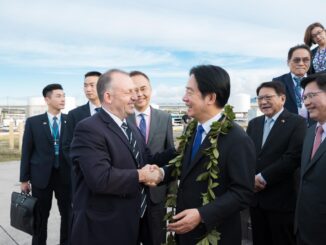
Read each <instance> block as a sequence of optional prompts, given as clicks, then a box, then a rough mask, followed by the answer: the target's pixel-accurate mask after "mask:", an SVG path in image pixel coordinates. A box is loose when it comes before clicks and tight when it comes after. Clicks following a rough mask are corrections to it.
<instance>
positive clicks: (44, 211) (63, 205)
mask: <svg viewBox="0 0 326 245" xmlns="http://www.w3.org/2000/svg"><path fill="white" fill-rule="evenodd" d="M53 192H54V195H55V197H56V199H57V203H58V208H59V212H60V215H61V226H60V244H68V231H69V229H68V228H69V227H68V226H69V213H70V209H71V197H70V186H69V185H64V184H63V183H62V181H61V176H60V172H59V170H57V169H53V170H52V174H51V177H50V181H49V184H48V186H47V187H46V188H45V189H39V188H37V187H35V186H33V185H32V195H33V196H34V197H36V198H37V199H38V204H39V208H40V215H41V231H40V234H38V235H34V236H33V240H32V244H33V245H45V244H46V239H47V226H48V218H49V215H50V210H51V206H52V196H53Z"/></svg>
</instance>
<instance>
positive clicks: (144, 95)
mask: <svg viewBox="0 0 326 245" xmlns="http://www.w3.org/2000/svg"><path fill="white" fill-rule="evenodd" d="M131 79H132V80H133V82H134V83H135V86H136V94H137V100H136V103H135V107H136V109H137V110H138V111H140V112H143V111H145V110H146V109H147V107H148V106H149V104H150V101H151V95H152V88H151V85H150V83H149V81H148V80H147V78H146V77H144V76H142V75H135V76H132V77H131Z"/></svg>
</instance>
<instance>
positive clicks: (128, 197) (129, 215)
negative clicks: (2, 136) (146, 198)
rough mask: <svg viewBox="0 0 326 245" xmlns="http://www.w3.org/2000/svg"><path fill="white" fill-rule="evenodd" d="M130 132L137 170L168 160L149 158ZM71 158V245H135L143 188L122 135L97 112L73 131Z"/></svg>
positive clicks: (132, 127) (143, 146)
mask: <svg viewBox="0 0 326 245" xmlns="http://www.w3.org/2000/svg"><path fill="white" fill-rule="evenodd" d="M129 127H130V128H131V130H132V132H133V135H134V137H135V139H136V140H137V144H138V146H139V150H140V152H141V154H140V157H141V158H142V159H141V165H144V164H145V163H147V162H156V163H159V164H163V163H164V162H168V161H169V160H170V158H171V156H172V155H171V154H167V156H168V157H167V158H164V156H161V155H158V156H157V157H156V158H151V157H150V154H149V151H148V149H147V148H146V145H145V143H144V141H143V139H142V136H141V135H140V133H139V131H138V130H137V128H136V127H135V126H134V125H131V124H130V125H129ZM70 154H71V157H72V160H73V164H74V166H75V171H76V176H77V179H76V180H77V181H76V184H77V185H76V193H75V196H74V206H73V221H72V234H71V237H72V238H71V241H72V244H73V245H74V244H78V245H83V244H85V245H88V244H97V245H100V244H126V245H127V244H128V245H129V244H130V245H133V244H136V243H137V239H138V232H139V222H140V205H141V188H142V186H141V185H140V184H139V183H138V172H137V164H136V160H135V158H134V155H133V153H132V150H131V146H130V144H129V142H128V140H127V137H126V135H125V134H124V133H123V131H122V129H121V128H120V127H119V126H118V125H117V123H115V122H114V120H113V119H112V118H111V116H110V115H109V114H107V113H106V112H105V111H104V110H101V111H100V112H98V113H96V114H95V115H94V116H92V117H90V118H87V119H85V120H83V121H82V122H80V123H79V124H78V125H77V127H76V129H75V134H74V139H73V141H72V144H71V151H70Z"/></svg>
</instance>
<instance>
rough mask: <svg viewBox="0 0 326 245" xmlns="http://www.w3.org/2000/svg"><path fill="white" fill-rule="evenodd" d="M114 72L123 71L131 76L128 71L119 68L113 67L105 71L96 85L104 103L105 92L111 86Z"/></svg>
mask: <svg viewBox="0 0 326 245" xmlns="http://www.w3.org/2000/svg"><path fill="white" fill-rule="evenodd" d="M113 73H122V74H125V75H127V76H129V73H128V72H125V71H123V70H119V69H111V70H108V71H107V72H105V73H103V74H102V75H101V76H100V78H99V79H98V82H97V87H96V88H97V94H98V97H99V99H100V102H101V103H103V100H104V93H105V92H106V91H107V90H108V89H110V87H111V81H112V74H113Z"/></svg>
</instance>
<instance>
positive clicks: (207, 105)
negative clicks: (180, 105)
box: [183, 74, 216, 123]
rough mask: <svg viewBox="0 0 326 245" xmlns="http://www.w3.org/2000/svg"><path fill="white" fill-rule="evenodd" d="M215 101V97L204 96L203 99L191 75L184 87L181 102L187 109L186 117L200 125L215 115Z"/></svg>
mask: <svg viewBox="0 0 326 245" xmlns="http://www.w3.org/2000/svg"><path fill="white" fill-rule="evenodd" d="M215 100H216V96H212V95H206V96H204V97H203V95H202V93H201V92H200V90H199V89H198V84H197V81H196V78H195V76H194V75H193V74H192V75H191V76H190V78H189V80H188V83H187V86H186V93H185V95H184V96H183V101H184V102H185V103H186V106H187V107H188V111H187V114H188V116H190V117H193V118H195V119H196V120H197V121H199V122H200V123H203V122H205V121H207V120H208V119H210V118H211V117H212V116H213V115H215V114H214V113H216V106H215Z"/></svg>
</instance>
